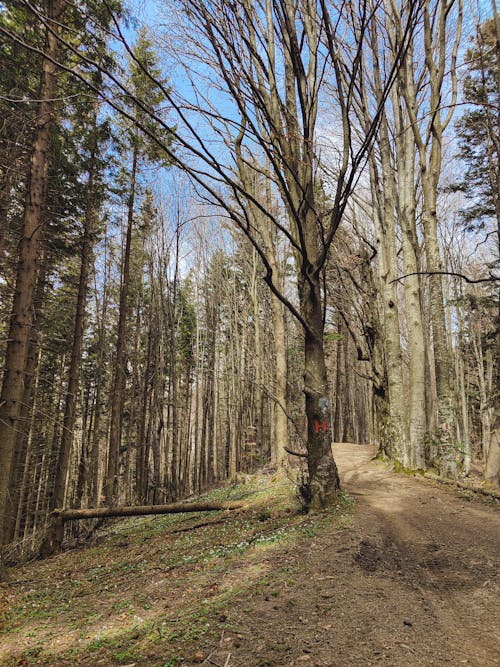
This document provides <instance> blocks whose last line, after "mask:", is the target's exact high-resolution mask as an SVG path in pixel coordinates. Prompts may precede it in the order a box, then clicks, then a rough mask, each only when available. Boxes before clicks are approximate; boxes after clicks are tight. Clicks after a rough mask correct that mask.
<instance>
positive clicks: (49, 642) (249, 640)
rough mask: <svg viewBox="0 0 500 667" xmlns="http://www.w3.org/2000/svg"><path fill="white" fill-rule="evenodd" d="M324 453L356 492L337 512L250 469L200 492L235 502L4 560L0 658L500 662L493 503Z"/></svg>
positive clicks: (346, 454) (359, 449) (58, 662)
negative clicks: (22, 560)
mask: <svg viewBox="0 0 500 667" xmlns="http://www.w3.org/2000/svg"><path fill="white" fill-rule="evenodd" d="M334 453H335V456H336V459H337V461H338V463H339V467H340V470H341V474H342V479H343V483H344V488H345V489H346V490H347V492H348V494H350V495H349V496H347V495H346V496H344V498H343V499H342V501H341V502H339V505H338V507H337V508H335V509H334V510H333V511H330V512H326V513H321V514H315V515H304V514H301V513H300V512H299V511H298V503H297V500H296V498H295V497H294V491H293V487H292V485H291V483H290V482H289V481H288V480H286V479H285V478H283V477H280V476H277V475H276V476H272V475H256V476H251V477H250V476H249V477H248V478H246V479H243V480H242V483H240V484H238V485H233V486H230V487H227V488H225V489H218V490H216V491H213V492H211V493H210V494H207V495H206V496H205V497H206V498H210V499H213V500H215V499H220V500H223V499H230V500H235V499H238V498H244V499H245V501H246V502H247V503H248V508H247V509H245V510H238V511H236V512H232V513H228V512H226V513H211V514H209V513H205V514H203V515H201V514H197V515H196V516H193V515H175V516H161V517H145V518H136V519H128V520H117V521H113V522H110V523H108V524H107V525H106V526H105V528H102V529H100V530H99V531H98V532H97V533H96V535H95V537H94V538H93V541H92V542H91V543H90V544H89V545H87V546H85V547H84V548H79V549H72V550H68V551H66V552H64V553H62V554H59V555H57V556H55V557H53V558H50V559H47V560H45V561H38V562H33V563H29V564H27V565H25V566H23V567H19V568H16V569H13V570H12V571H11V581H10V582H9V583H8V584H3V585H1V587H0V664H2V665H9V666H10V665H20V666H27V665H40V666H41V665H44V666H47V665H51V666H53V667H55V666H61V667H62V666H69V665H84V666H94V665H105V666H106V665H109V666H112V665H113V666H114V665H121V666H122V667H125V666H127V667H132V666H133V667H147V666H151V667H173V666H174V665H177V666H180V665H185V666H188V665H195V664H203V665H208V666H210V665H213V666H215V667H217V666H219V667H224V666H225V667H236V666H241V667H243V666H245V667H247V666H248V667H250V666H258V667H265V666H272V665H297V666H299V665H311V667H312V666H313V665H318V666H320V665H331V666H336V667H355V666H359V667H367V666H368V665H386V666H394V667H404V666H415V667H416V666H417V665H418V666H419V667H426V666H429V667H430V666H433V667H434V666H440V665H453V666H456V665H461V664H466V665H476V666H478V667H493V666H494V665H500V640H499V635H498V632H499V628H500V614H499V611H500V604H499V598H498V580H497V576H498V564H499V562H498V561H499V556H500V515H499V514H498V511H496V509H497V507H495V505H494V504H493V502H492V501H487V500H485V499H482V498H477V496H474V497H473V496H472V494H470V493H468V492H464V491H461V490H460V491H458V490H454V489H450V488H448V487H446V488H443V487H441V486H438V485H436V483H434V482H430V481H428V480H423V479H421V478H413V477H410V476H408V475H404V474H395V473H394V472H392V471H391V470H390V468H389V467H388V466H387V465H385V464H383V463H380V462H378V461H373V460H372V456H373V450H372V449H371V448H369V447H367V446H359V445H335V446H334ZM353 499H354V500H353ZM200 524H206V525H200ZM196 526H197V527H196Z"/></svg>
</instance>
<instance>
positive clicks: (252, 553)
mask: <svg viewBox="0 0 500 667" xmlns="http://www.w3.org/2000/svg"><path fill="white" fill-rule="evenodd" d="M201 500H207V501H228V500H244V501H245V502H246V503H247V508H246V509H245V510H240V511H238V512H236V513H234V512H227V513H224V514H222V513H219V512H198V513H196V514H192V515H186V514H175V515H162V516H158V517H131V518H128V519H124V520H115V521H113V522H112V523H110V524H108V525H107V526H106V527H105V528H103V529H101V530H100V531H99V533H98V535H97V539H96V541H95V543H94V544H90V545H89V546H88V547H87V548H86V549H84V550H79V551H75V552H71V551H68V552H66V553H64V554H61V555H59V556H56V557H55V558H53V559H49V560H46V561H42V562H41V563H39V564H31V565H28V566H25V567H24V568H23V572H22V573H20V575H19V579H26V580H29V583H28V584H26V586H24V585H23V586H21V587H17V588H14V593H13V595H12V596H11V599H10V604H9V608H8V609H4V610H3V615H2V617H0V646H1V645H2V643H3V640H4V639H5V640H10V641H12V640H13V643H14V645H15V644H16V641H17V639H16V638H17V637H19V642H18V648H14V649H13V650H12V651H10V657H9V654H7V656H5V658H4V662H2V661H1V659H0V664H6V665H7V664H12V665H14V664H28V665H54V664H58V665H79V664H82V665H94V664H97V663H100V664H104V665H113V664H120V663H124V662H125V663H126V662H127V661H128V662H134V661H135V660H142V661H143V663H144V662H145V663H146V664H151V665H152V666H153V667H154V666H155V665H157V666H158V667H161V666H162V665H176V664H180V663H181V662H182V656H188V657H189V655H191V654H192V653H193V651H194V650H195V649H200V648H201V649H203V648H204V647H206V646H210V645H211V643H213V642H214V641H216V640H217V638H218V637H219V636H220V633H221V631H222V630H224V631H227V632H233V633H236V632H238V618H237V603H238V600H239V601H240V604H245V600H251V598H252V597H253V596H254V595H257V594H259V593H261V592H264V591H268V592H269V594H270V595H273V596H277V595H279V590H280V587H281V586H282V585H286V586H293V585H294V583H295V579H294V574H295V572H294V568H293V567H291V566H286V565H285V566H283V565H280V566H278V567H276V568H275V569H273V568H272V566H271V565H270V564H269V563H270V562H272V561H270V560H269V559H270V558H272V557H273V556H274V555H276V556H278V555H279V554H280V553H282V552H283V553H285V552H286V550H287V549H290V548H292V549H295V548H296V547H298V546H299V545H300V544H301V543H303V542H307V541H308V540H311V539H312V538H314V537H315V536H316V535H318V534H319V533H321V532H322V531H324V530H326V529H327V528H329V527H331V526H336V527H337V528H344V529H345V528H348V527H349V524H350V517H351V514H352V507H353V501H352V499H350V498H349V497H348V496H345V495H343V496H341V497H340V499H339V502H338V504H337V506H336V507H334V508H331V509H329V510H328V511H325V512H320V513H316V514H303V513H302V512H301V508H300V504H299V501H298V499H297V495H296V491H295V488H294V485H293V483H291V482H290V481H289V480H287V479H286V478H285V477H283V476H279V475H276V476H271V477H270V476H247V477H245V480H244V483H239V484H235V485H231V486H228V487H225V488H218V489H215V490H213V491H211V492H210V493H207V494H204V495H203V496H202V498H201ZM221 517H224V518H225V521H224V522H223V523H217V524H214V525H207V526H205V527H201V528H195V529H193V530H190V531H187V532H178V533H173V532H172V531H175V530H178V529H179V528H188V527H189V526H192V525H194V524H197V523H200V522H204V521H207V522H208V521H211V520H217V519H220V518H221ZM264 563H265V565H264ZM0 611H1V610H0ZM53 638H57V640H58V641H60V648H58V647H57V646H56V645H55V644H54V643H52V639H53ZM49 646H51V649H50V652H49V649H48V647H49ZM0 650H1V649H0ZM0 655H1V653H0ZM54 656H56V657H54ZM23 659H24V660H25V661H26V662H25V663H20V661H22V660H23Z"/></svg>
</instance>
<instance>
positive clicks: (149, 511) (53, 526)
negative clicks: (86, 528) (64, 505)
mask: <svg viewBox="0 0 500 667" xmlns="http://www.w3.org/2000/svg"><path fill="white" fill-rule="evenodd" d="M243 507H245V503H229V502H228V503H171V504H169V505H131V506H121V507H120V506H116V507H98V508H96V509H84V510H72V509H55V510H54V511H53V512H51V515H50V516H51V521H50V523H49V525H48V526H47V531H46V534H45V538H44V540H43V542H42V545H41V547H40V556H41V557H42V558H45V557H47V556H51V555H52V554H54V553H56V552H57V551H59V550H60V549H61V545H62V541H63V538H64V524H65V522H66V521H79V520H81V519H108V518H111V517H126V516H147V515H155V514H179V513H181V512H217V511H221V510H222V511H224V510H237V509H241V508H243Z"/></svg>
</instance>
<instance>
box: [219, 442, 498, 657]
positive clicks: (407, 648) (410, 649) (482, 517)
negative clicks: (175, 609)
mask: <svg viewBox="0 0 500 667" xmlns="http://www.w3.org/2000/svg"><path fill="white" fill-rule="evenodd" d="M335 455H336V458H337V461H338V463H339V467H340V470H341V474H342V478H343V483H344V486H345V488H346V489H347V490H348V491H349V493H350V494H352V496H353V497H354V498H355V499H356V508H355V511H354V517H353V522H352V524H351V525H349V526H347V527H346V529H345V530H340V531H339V530H335V531H330V532H328V533H326V534H322V535H321V537H318V538H316V539H314V540H313V541H312V542H311V543H310V544H309V545H308V546H307V548H306V550H305V552H304V553H300V554H299V553H288V554H286V556H285V555H280V557H279V558H280V559H281V560H280V562H274V563H273V564H272V566H273V568H280V567H281V568H282V569H285V568H288V569H289V570H290V571H291V572H293V573H294V574H293V576H291V577H290V584H289V585H288V586H287V587H286V588H283V589H282V590H280V591H273V590H270V591H269V592H268V593H267V594H263V595H262V596H258V597H256V598H255V599H253V600H252V601H251V602H250V604H248V603H247V605H246V606H245V607H244V608H243V607H242V608H241V609H238V610H237V613H238V616H239V618H240V626H241V627H242V628H244V630H243V632H242V635H241V636H240V638H239V640H238V641H237V642H236V643H235V644H234V645H230V644H228V645H227V646H224V648H223V649H222V647H221V649H220V650H215V651H214V653H213V656H212V659H213V660H214V662H216V663H220V662H221V661H222V663H221V664H224V659H226V660H227V659H228V655H229V652H230V653H231V656H230V658H229V660H230V662H229V664H230V665H239V666H242V667H243V666H245V667H248V666H250V665H258V666H261V667H264V666H266V665H303V664H304V665H332V666H336V667H355V666H356V667H357V666H359V667H367V666H368V665H387V666H389V665H391V666H395V667H396V666H397V667H399V666H401V667H403V666H413V665H415V666H416V665H418V666H419V667H425V666H429V667H430V666H433V667H434V666H439V665H454V666H455V665H461V664H466V665H476V666H478V667H479V666H480V667H493V666H494V665H500V639H499V636H500V634H499V633H500V615H499V610H500V600H499V598H498V578H497V577H498V564H499V555H500V515H499V513H498V511H496V510H495V508H494V507H491V506H489V505H487V504H485V503H484V502H479V501H476V500H472V501H470V500H468V499H467V498H465V497H462V498H461V497H459V496H458V495H457V494H456V493H455V492H449V491H447V490H444V489H442V488H437V487H436V486H434V485H433V484H431V483H427V482H424V481H422V480H417V479H413V478H411V477H408V476H405V475H396V474H394V473H392V472H389V471H388V470H387V468H386V467H385V466H384V465H382V464H380V463H377V462H373V461H371V460H370V459H371V456H372V451H371V449H370V448H368V447H363V446H356V445H336V446H335ZM234 611H236V610H234V609H233V612H234Z"/></svg>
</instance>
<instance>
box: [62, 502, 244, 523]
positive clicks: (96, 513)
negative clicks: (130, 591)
mask: <svg viewBox="0 0 500 667" xmlns="http://www.w3.org/2000/svg"><path fill="white" fill-rule="evenodd" d="M242 507H244V503H171V504H170V505H132V506H128V507H123V506H122V507H98V508H97V509H84V510H72V509H56V510H54V511H53V512H52V515H53V516H54V517H55V518H56V519H59V520H60V521H79V520H80V519H96V518H98V517H99V518H110V517H123V516H146V515H150V514H179V513H182V512H217V511H221V510H236V509H241V508H242Z"/></svg>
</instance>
